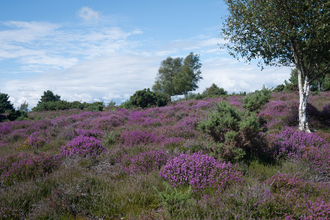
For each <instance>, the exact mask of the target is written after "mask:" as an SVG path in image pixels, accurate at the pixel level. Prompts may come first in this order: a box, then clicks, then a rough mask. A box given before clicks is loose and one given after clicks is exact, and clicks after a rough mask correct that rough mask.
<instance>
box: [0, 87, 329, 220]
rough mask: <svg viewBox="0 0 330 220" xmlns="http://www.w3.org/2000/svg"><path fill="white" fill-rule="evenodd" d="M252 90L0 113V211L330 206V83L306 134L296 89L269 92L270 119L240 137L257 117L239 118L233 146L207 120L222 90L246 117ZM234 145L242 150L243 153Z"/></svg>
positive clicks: (300, 210) (267, 213)
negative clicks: (5, 117)
mask: <svg viewBox="0 0 330 220" xmlns="http://www.w3.org/2000/svg"><path fill="white" fill-rule="evenodd" d="M244 97H245V96H238V95H237V96H229V95H228V96H221V97H219V98H213V99H211V98H207V99H204V100H188V101H176V102H173V103H171V104H168V105H167V106H165V107H154V108H147V109H141V108H135V109H122V108H118V107H116V108H113V109H107V110H105V111H103V112H90V111H84V110H76V109H71V110H63V111H49V112H32V113H29V120H25V121H13V122H3V123H0V184H1V185H0V216H2V219H20V218H26V219H76V218H79V219H317V218H319V219H327V218H330V214H329V213H330V143H329V141H330V133H329V132H330V129H329V126H330V104H329V103H330V92H323V93H319V94H318V95H311V96H310V97H309V105H308V106H307V114H308V117H309V125H310V128H311V129H312V130H313V132H312V133H310V134H307V133H299V132H297V131H296V128H297V123H298V99H299V96H298V93H297V92H295V93H286V92H279V93H272V96H271V98H270V99H269V102H268V103H266V104H265V105H264V106H262V107H261V109H260V110H258V111H256V112H253V113H251V118H253V117H257V118H259V117H262V118H264V119H265V120H266V121H267V123H266V124H262V123H261V124H260V126H261V127H260V131H258V134H257V135H256V136H254V137H252V139H251V140H252V142H251V143H250V142H248V141H249V140H246V139H244V138H249V137H251V135H253V132H252V128H249V129H250V130H249V129H247V131H248V132H250V131H251V133H244V132H245V130H244V131H243V128H242V127H243V126H244V124H240V125H239V126H240V127H239V129H240V130H239V131H238V132H237V133H239V134H240V135H242V137H244V138H243V139H239V140H240V141H242V142H244V143H237V140H236V139H235V137H238V136H235V137H234V138H233V140H232V142H231V143H233V146H234V145H235V144H236V145H235V146H238V147H237V148H233V149H231V151H230V152H229V153H228V152H225V151H224V150H223V149H226V150H228V149H227V148H225V147H224V145H222V144H221V143H222V142H221V140H222V139H221V138H219V140H217V138H216V137H214V135H213V136H212V132H211V131H210V132H208V131H206V130H207V129H206V130H205V129H204V130H203V129H202V128H201V125H200V124H201V123H202V121H204V120H208V119H210V118H211V116H210V114H211V112H215V111H217V108H218V107H217V104H216V103H220V102H221V103H229V104H230V106H232V107H234V108H235V109H236V110H239V112H241V113H240V114H242V115H244V117H245V113H246V110H245V109H244V108H243V107H242V102H243V99H244ZM252 116H253V117H252ZM237 117H238V116H237ZM240 117H241V116H240ZM235 120H236V119H235ZM237 120H243V116H242V118H241V119H240V118H239V119H237ZM251 120H252V119H251ZM230 123H234V122H233V121H231V122H229V124H230ZM235 123H236V122H235ZM246 123H247V122H246ZM253 123H254V122H253ZM253 123H252V122H251V124H253ZM228 126H230V125H228ZM251 126H252V125H251ZM253 126H254V125H253ZM214 132H218V133H220V134H221V132H226V131H224V130H221V131H219V130H217V131H214ZM218 133H217V134H218ZM226 134H228V133H226ZM249 135H250V136H249ZM227 136H229V135H227ZM227 136H226V135H225V137H226V138H227ZM235 141H236V142H235ZM253 141H258V144H257V145H256V144H254V142H253ZM245 143H247V144H245ZM237 144H238V145H237ZM239 144H242V145H239ZM237 149H243V150H244V151H245V153H244V154H242V155H243V156H242V157H238V156H237V155H240V153H237V154H235V152H236V151H237V152H240V151H238V150H237ZM235 156H237V157H235ZM235 158H236V159H235Z"/></svg>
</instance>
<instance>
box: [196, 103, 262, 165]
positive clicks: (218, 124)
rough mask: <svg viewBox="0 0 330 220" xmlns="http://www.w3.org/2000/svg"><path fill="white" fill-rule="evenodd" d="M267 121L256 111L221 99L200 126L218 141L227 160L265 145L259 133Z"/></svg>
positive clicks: (235, 158)
mask: <svg viewBox="0 0 330 220" xmlns="http://www.w3.org/2000/svg"><path fill="white" fill-rule="evenodd" d="M265 123H266V121H265V120H264V119H263V118H262V117H256V116H255V114H254V113H250V112H244V111H240V110H237V109H235V108H234V107H233V106H231V105H230V104H229V103H227V102H225V101H221V102H220V103H218V104H217V108H216V111H215V112H211V113H209V115H208V119H205V120H203V121H201V122H200V123H199V125H198V128H199V129H200V130H202V131H203V132H205V133H207V134H209V135H211V137H212V138H213V140H214V141H215V142H216V143H217V147H218V149H217V151H218V153H219V154H220V156H221V157H222V158H224V159H226V160H239V159H242V158H243V157H244V155H245V154H246V153H247V152H251V153H252V152H256V151H257V150H261V149H262V147H263V146H264V144H263V139H262V138H261V136H260V135H259V132H260V131H261V129H262V126H263V125H264V124H265Z"/></svg>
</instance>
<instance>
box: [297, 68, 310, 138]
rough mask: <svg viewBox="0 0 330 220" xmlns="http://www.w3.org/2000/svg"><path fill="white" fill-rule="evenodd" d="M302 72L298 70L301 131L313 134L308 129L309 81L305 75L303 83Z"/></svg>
mask: <svg viewBox="0 0 330 220" xmlns="http://www.w3.org/2000/svg"><path fill="white" fill-rule="evenodd" d="M297 69H298V68H297ZM301 75H302V74H301V71H300V70H299V69H298V85H299V109H298V110H299V128H298V130H299V131H304V132H307V133H311V131H310V130H309V127H308V118H307V114H306V108H307V99H308V96H309V79H308V77H307V76H306V75H305V77H304V78H305V79H304V82H303V83H302V77H301Z"/></svg>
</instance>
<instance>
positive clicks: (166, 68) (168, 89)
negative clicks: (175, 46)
mask: <svg viewBox="0 0 330 220" xmlns="http://www.w3.org/2000/svg"><path fill="white" fill-rule="evenodd" d="M182 61H183V58H180V57H177V58H175V59H173V58H172V57H168V58H166V60H163V61H162V62H161V64H160V67H159V69H158V74H157V77H156V81H155V84H154V85H153V86H152V90H153V91H159V92H163V93H165V94H167V95H169V96H172V95H176V93H175V91H174V83H173V79H174V78H175V76H176V75H177V74H178V73H180V72H181V68H182Z"/></svg>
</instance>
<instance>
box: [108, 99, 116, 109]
mask: <svg viewBox="0 0 330 220" xmlns="http://www.w3.org/2000/svg"><path fill="white" fill-rule="evenodd" d="M114 107H116V102H114V101H110V102H109V103H108V105H107V108H110V109H112V108H114Z"/></svg>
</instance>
